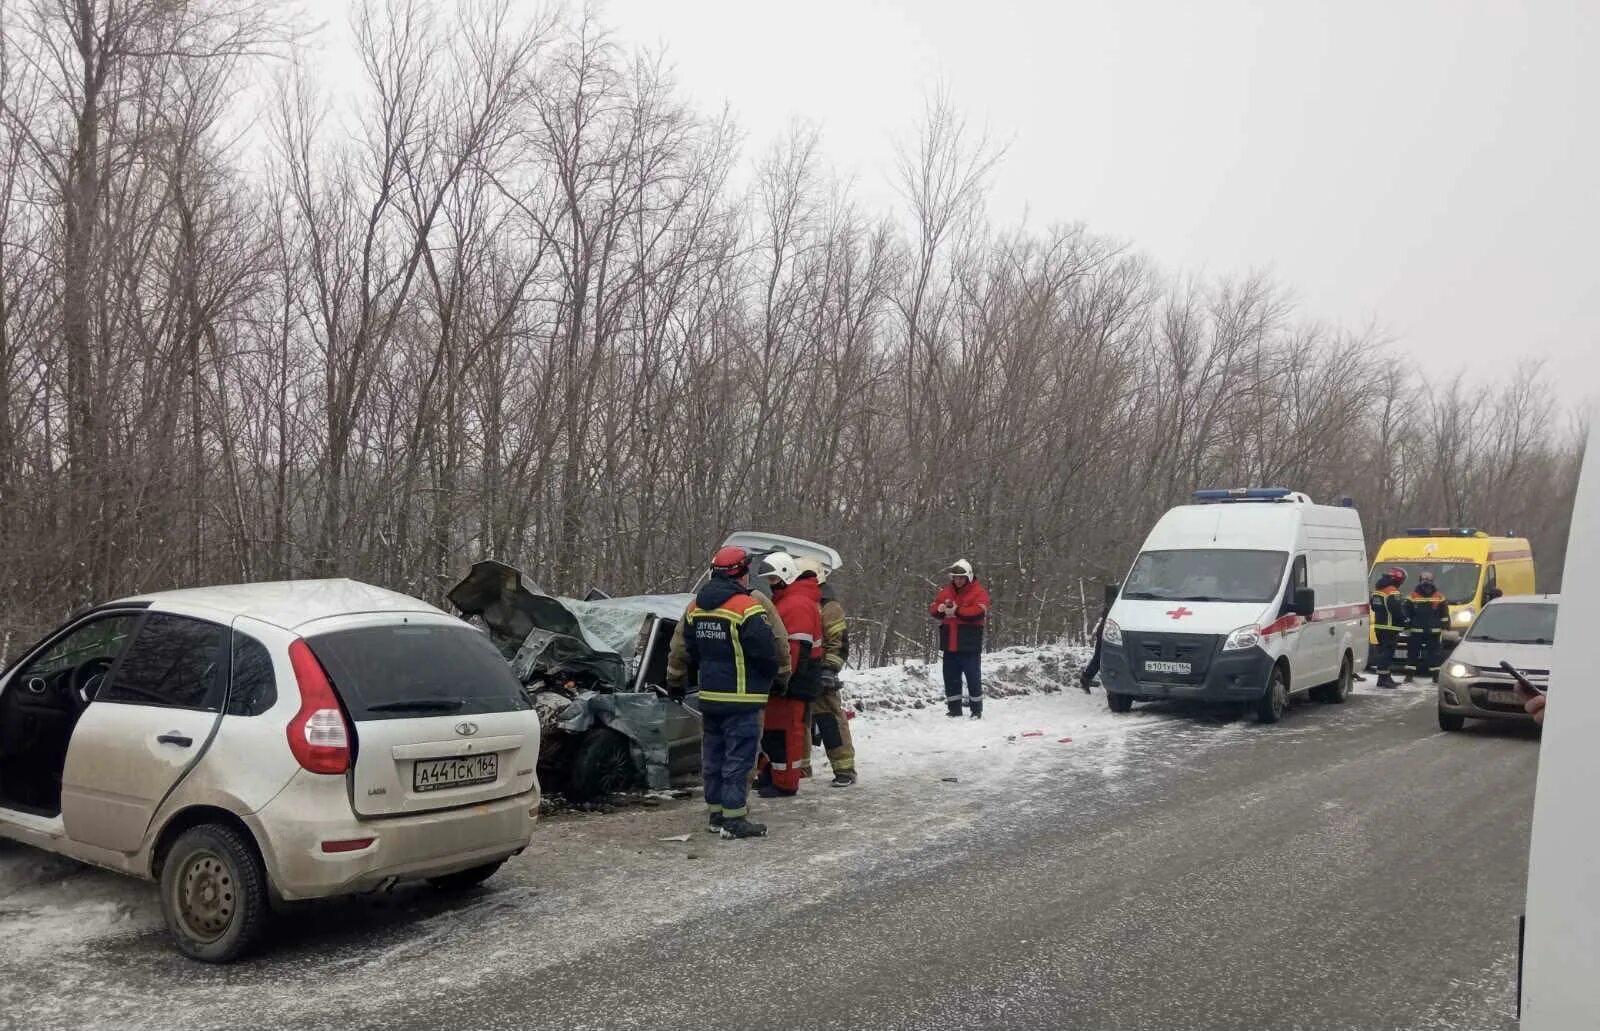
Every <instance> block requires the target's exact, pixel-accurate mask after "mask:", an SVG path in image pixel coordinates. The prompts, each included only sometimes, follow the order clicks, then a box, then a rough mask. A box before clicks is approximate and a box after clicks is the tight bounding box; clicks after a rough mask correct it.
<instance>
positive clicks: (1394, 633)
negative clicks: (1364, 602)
mask: <svg viewBox="0 0 1600 1031" xmlns="http://www.w3.org/2000/svg"><path fill="white" fill-rule="evenodd" d="M1405 582H1406V573H1405V570H1403V569H1388V570H1385V571H1384V574H1383V575H1382V576H1380V577H1378V586H1377V587H1375V588H1373V590H1372V597H1371V598H1370V599H1368V604H1369V605H1370V606H1371V608H1372V630H1373V634H1374V635H1375V636H1376V637H1377V639H1378V649H1377V651H1376V652H1375V653H1374V654H1373V657H1372V668H1373V669H1375V670H1376V671H1377V673H1378V686H1379V687H1399V686H1400V685H1399V684H1396V683H1395V682H1394V676H1393V675H1392V673H1391V667H1392V666H1393V665H1394V659H1395V654H1394V652H1395V645H1396V644H1398V643H1399V641H1400V631H1401V630H1402V629H1404V628H1405V625H1406V604H1405V599H1404V598H1402V597H1400V585H1401V584H1403V583H1405Z"/></svg>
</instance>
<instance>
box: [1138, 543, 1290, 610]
mask: <svg viewBox="0 0 1600 1031" xmlns="http://www.w3.org/2000/svg"><path fill="white" fill-rule="evenodd" d="M1288 557H1289V556H1288V554H1287V553H1286V552H1282V551H1244V550H1239V549H1230V548H1203V549H1197V550H1193V551H1146V552H1144V553H1142V554H1140V556H1139V557H1138V559H1136V560H1135V561H1134V563H1133V571H1132V572H1131V573H1129V574H1128V582H1127V585H1126V586H1125V587H1124V589H1123V591H1122V596H1123V597H1124V598H1130V599H1134V600H1138V599H1146V600H1154V601H1235V602H1268V601H1271V600H1273V599H1274V598H1276V597H1277V596H1278V588H1279V587H1280V586H1281V585H1282V583H1283V566H1284V563H1285V562H1286V561H1287V560H1288Z"/></svg>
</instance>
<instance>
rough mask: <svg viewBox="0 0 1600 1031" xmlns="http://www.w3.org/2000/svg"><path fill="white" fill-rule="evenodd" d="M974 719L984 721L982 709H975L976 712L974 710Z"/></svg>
mask: <svg viewBox="0 0 1600 1031" xmlns="http://www.w3.org/2000/svg"><path fill="white" fill-rule="evenodd" d="M972 718H973V719H975V720H981V719H983V710H982V709H974V710H972Z"/></svg>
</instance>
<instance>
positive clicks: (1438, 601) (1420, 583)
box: [1406, 571, 1450, 681]
mask: <svg viewBox="0 0 1600 1031" xmlns="http://www.w3.org/2000/svg"><path fill="white" fill-rule="evenodd" d="M1406 625H1407V626H1408V627H1409V628H1410V634H1409V636H1410V638H1411V648H1410V656H1409V657H1410V659H1411V663H1410V672H1409V673H1407V675H1406V679H1407V680H1408V681H1409V680H1410V679H1411V678H1412V677H1414V676H1415V677H1433V676H1437V675H1438V673H1439V646H1440V643H1441V641H1442V639H1443V636H1444V629H1445V627H1447V626H1449V625H1450V604H1449V603H1448V602H1447V601H1445V597H1444V595H1443V594H1440V593H1439V588H1437V587H1435V586H1434V583H1433V573H1431V572H1427V571H1424V572H1423V573H1421V574H1419V575H1418V576H1417V589H1416V590H1414V591H1412V592H1411V596H1410V597H1409V598H1407V599H1406Z"/></svg>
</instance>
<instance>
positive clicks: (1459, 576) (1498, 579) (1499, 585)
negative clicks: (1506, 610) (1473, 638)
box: [1367, 526, 1535, 647]
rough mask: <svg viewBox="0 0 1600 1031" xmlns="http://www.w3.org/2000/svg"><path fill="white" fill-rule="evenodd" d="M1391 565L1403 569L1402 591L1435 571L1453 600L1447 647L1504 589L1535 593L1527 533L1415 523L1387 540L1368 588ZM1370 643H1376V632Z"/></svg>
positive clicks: (1443, 590) (1507, 592) (1374, 585)
mask: <svg viewBox="0 0 1600 1031" xmlns="http://www.w3.org/2000/svg"><path fill="white" fill-rule="evenodd" d="M1389 569H1400V570H1403V571H1404V572H1405V574H1406V581H1405V583H1404V584H1403V585H1402V586H1401V588H1400V593H1402V594H1410V593H1411V590H1412V588H1414V587H1416V586H1417V579H1418V578H1419V577H1420V576H1421V574H1422V573H1423V572H1431V573H1432V574H1433V579H1434V582H1435V583H1436V584H1438V586H1439V592H1440V593H1441V594H1443V595H1444V597H1445V600H1446V601H1447V602H1449V603H1450V629H1449V630H1447V631H1445V635H1444V640H1445V645H1446V647H1449V646H1451V645H1453V644H1455V643H1456V642H1458V641H1460V640H1461V635H1462V633H1463V632H1465V631H1466V629H1467V628H1468V627H1470V626H1471V625H1472V621H1473V620H1474V619H1475V618H1477V615H1478V613H1479V612H1481V611H1482V610H1483V606H1484V603H1485V602H1487V601H1489V600H1490V599H1492V598H1498V597H1500V596H1501V595H1503V594H1504V595H1514V594H1533V593H1535V590H1534V581H1533V547H1532V546H1531V545H1530V544H1529V543H1528V541H1527V538H1524V537H1491V536H1489V535H1488V534H1487V533H1484V532H1483V531H1482V530H1478V529H1474V528H1472V527H1469V526H1429V527H1416V528H1413V529H1409V530H1407V531H1406V532H1405V536H1404V537H1391V538H1389V539H1388V540H1386V541H1384V542H1383V544H1382V546H1380V547H1379V548H1378V557H1377V559H1376V560H1375V561H1374V562H1373V563H1372V572H1371V574H1370V575H1369V576H1368V577H1367V585H1368V587H1369V589H1376V588H1377V585H1378V577H1380V576H1382V575H1383V574H1384V571H1385V570H1389ZM1369 633H1370V632H1369ZM1372 643H1373V644H1376V643H1377V638H1376V636H1375V635H1374V636H1373V637H1372Z"/></svg>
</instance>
